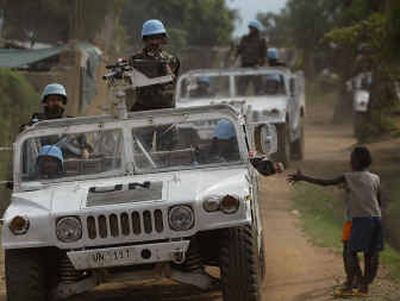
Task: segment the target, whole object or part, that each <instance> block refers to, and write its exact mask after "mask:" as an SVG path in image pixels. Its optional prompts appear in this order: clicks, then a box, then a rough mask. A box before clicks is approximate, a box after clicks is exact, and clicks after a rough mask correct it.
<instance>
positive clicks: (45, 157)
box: [21, 130, 123, 181]
mask: <svg viewBox="0 0 400 301" xmlns="http://www.w3.org/2000/svg"><path fill="white" fill-rule="evenodd" d="M122 147H123V140H122V132H121V130H100V131H92V132H78V133H73V134H57V135H54V134H53V135H47V136H39V137H35V138H30V139H27V140H25V142H24V143H23V145H22V156H21V160H22V164H21V166H22V171H21V174H22V177H21V178H22V180H23V181H43V180H57V179H64V178H68V177H76V176H84V175H94V174H100V173H106V172H110V171H118V170H119V169H120V168H121V158H122Z"/></svg>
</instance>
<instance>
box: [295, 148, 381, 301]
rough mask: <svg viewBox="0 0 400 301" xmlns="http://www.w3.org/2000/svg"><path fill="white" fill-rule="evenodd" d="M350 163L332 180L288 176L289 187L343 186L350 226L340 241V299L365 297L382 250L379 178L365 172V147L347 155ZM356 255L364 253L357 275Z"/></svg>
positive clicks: (367, 154) (367, 160)
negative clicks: (342, 272) (298, 184)
mask: <svg viewBox="0 0 400 301" xmlns="http://www.w3.org/2000/svg"><path fill="white" fill-rule="evenodd" d="M350 163H351V169H352V170H351V172H346V173H344V174H343V175H341V176H338V177H336V178H333V179H319V178H314V177H309V176H306V175H304V174H303V173H302V172H301V171H298V172H297V173H295V174H291V175H289V176H288V181H289V183H296V182H299V181H304V182H308V183H312V184H316V185H322V186H329V185H341V184H344V185H346V188H347V199H346V205H347V211H348V215H349V218H350V219H351V226H350V229H349V230H350V236H349V238H348V242H346V241H344V249H345V250H344V251H345V254H344V255H345V256H344V263H345V269H346V273H347V281H346V285H345V287H344V288H343V289H342V290H340V291H339V292H338V293H337V295H338V296H341V297H345V296H366V295H368V286H369V284H371V283H372V281H373V280H374V278H375V277H376V274H377V270H378V254H379V252H380V251H382V250H383V231H382V223H381V217H382V213H381V209H380V205H381V200H380V194H381V193H380V178H379V176H378V175H376V174H373V173H371V172H369V171H368V167H369V166H370V165H371V163H372V158H371V155H370V152H369V150H368V149H367V148H366V147H356V148H355V149H354V150H353V152H352V153H351V159H350ZM347 227H349V225H348V226H347ZM358 252H363V253H364V261H365V268H364V273H362V272H361V268H360V265H359V261H358V257H357V253H358ZM358 277H360V279H359V280H358V282H359V283H358V290H356V291H354V290H353V283H354V281H355V279H356V278H358Z"/></svg>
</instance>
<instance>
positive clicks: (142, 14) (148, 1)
mask: <svg viewBox="0 0 400 301" xmlns="http://www.w3.org/2000/svg"><path fill="white" fill-rule="evenodd" d="M154 18H156V19H160V20H162V21H163V22H164V23H165V25H166V27H167V31H168V34H169V36H170V39H171V45H175V48H176V49H181V48H183V47H185V46H186V45H196V46H214V45H223V44H227V43H228V42H229V41H230V38H231V33H232V31H233V26H234V25H233V24H234V20H235V13H234V11H231V10H229V9H228V8H227V7H226V6H225V2H224V1H223V0H192V1H184V0H166V1H157V0H144V1H141V2H139V3H137V2H136V1H127V2H126V6H125V9H124V14H123V23H124V24H125V26H126V28H127V29H128V33H129V34H130V36H131V37H132V38H133V40H134V41H136V43H139V42H140V40H141V38H140V30H141V26H142V24H143V22H145V21H146V20H147V19H154Z"/></svg>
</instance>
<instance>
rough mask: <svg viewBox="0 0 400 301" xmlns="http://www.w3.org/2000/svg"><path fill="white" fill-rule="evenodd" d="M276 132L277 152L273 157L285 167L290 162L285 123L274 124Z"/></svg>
mask: <svg viewBox="0 0 400 301" xmlns="http://www.w3.org/2000/svg"><path fill="white" fill-rule="evenodd" d="M276 129H277V134H278V152H277V153H276V154H275V156H274V158H273V159H275V160H276V161H279V162H282V163H283V164H284V165H285V167H288V166H289V162H290V137H289V132H288V129H287V125H286V124H285V123H282V124H277V125H276Z"/></svg>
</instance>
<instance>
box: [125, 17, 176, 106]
mask: <svg viewBox="0 0 400 301" xmlns="http://www.w3.org/2000/svg"><path fill="white" fill-rule="evenodd" d="M142 39H143V42H144V44H145V46H144V48H143V50H142V51H141V52H139V53H137V54H135V55H133V56H132V57H131V58H130V64H131V65H132V66H133V67H135V68H136V69H138V70H139V71H141V72H143V73H144V74H146V75H147V76H148V77H150V78H152V77H158V76H164V75H170V74H171V75H173V77H174V80H173V82H171V83H167V84H157V85H152V86H148V87H141V88H137V89H136V101H135V103H134V105H133V106H132V108H131V111H145V110H153V109H163V108H173V107H175V99H174V92H175V85H176V79H177V77H178V71H179V66H180V62H179V60H178V58H177V57H175V56H173V55H171V54H169V53H168V52H167V51H165V50H164V49H163V48H162V46H163V45H165V44H166V43H167V41H168V36H167V32H166V30H165V27H164V25H163V23H162V22H161V21H159V20H148V21H146V22H145V23H144V24H143V28H142Z"/></svg>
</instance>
